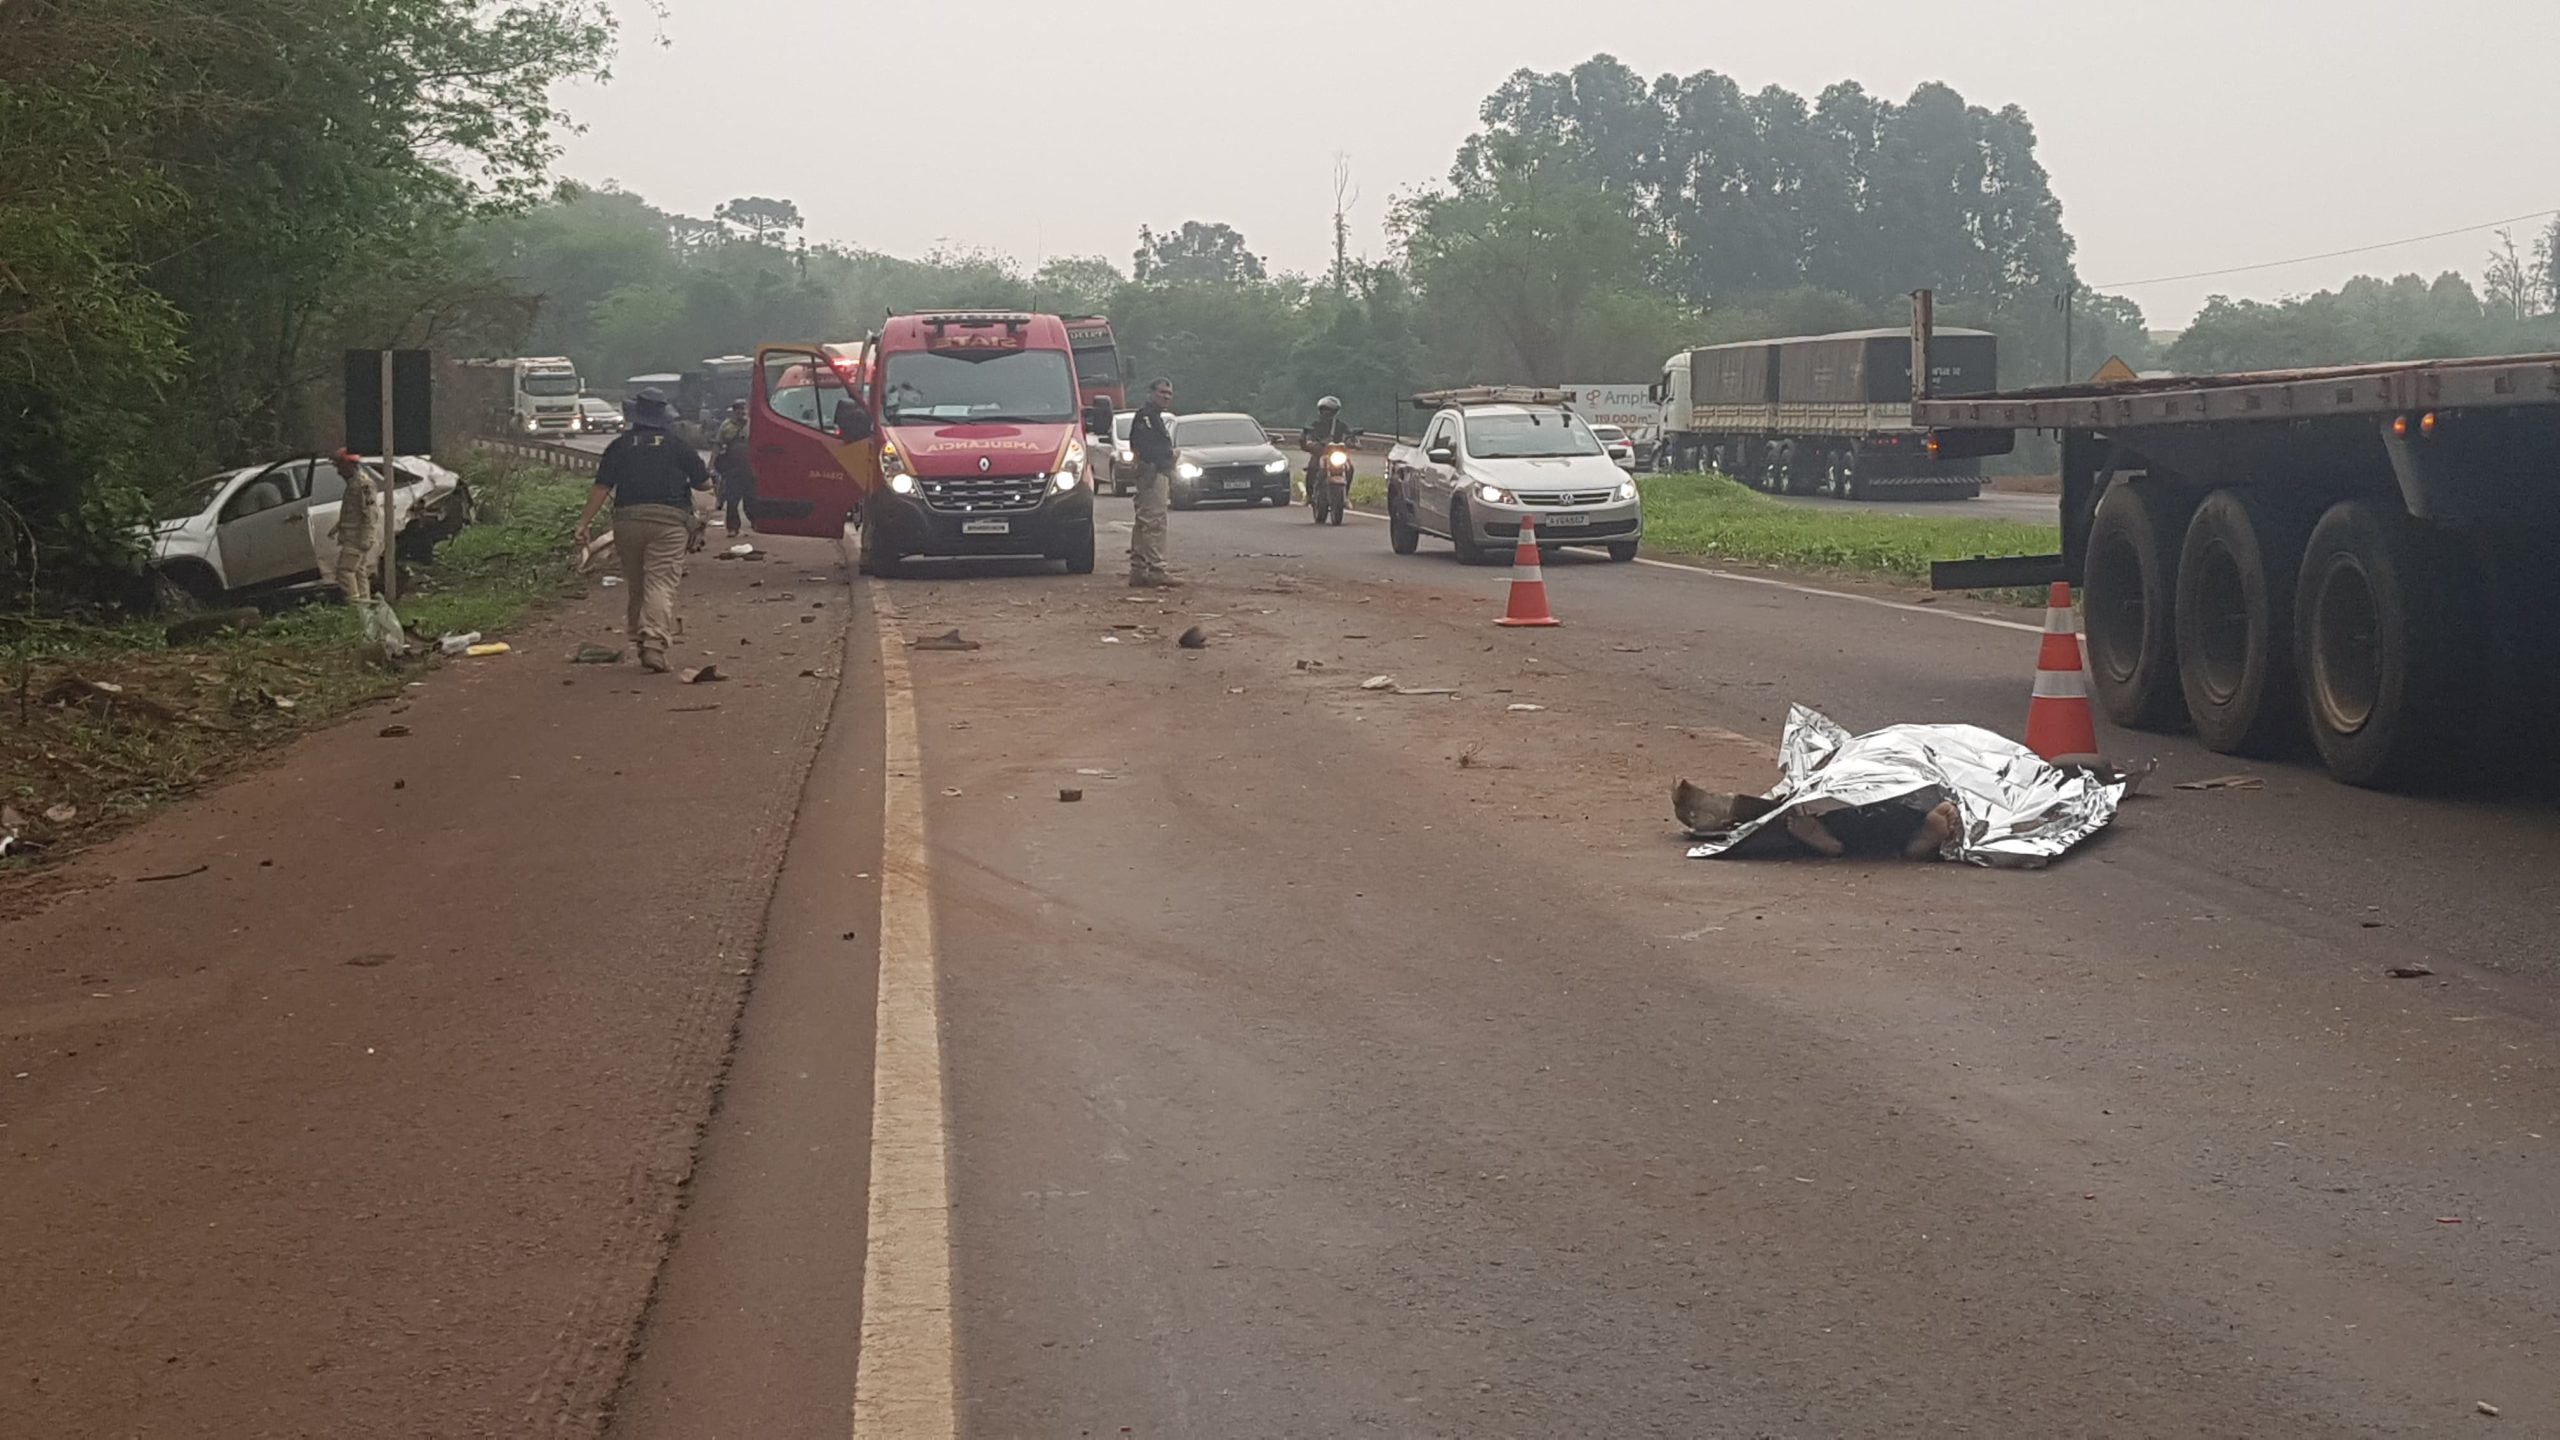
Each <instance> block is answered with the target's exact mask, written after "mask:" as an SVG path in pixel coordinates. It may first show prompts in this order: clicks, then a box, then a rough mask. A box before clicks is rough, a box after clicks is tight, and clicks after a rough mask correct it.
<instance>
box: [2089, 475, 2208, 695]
mask: <svg viewBox="0 0 2560 1440" xmlns="http://www.w3.org/2000/svg"><path fill="white" fill-rule="evenodd" d="M2182 508H2183V507H2181V506H2179V505H2178V503H2177V497H2176V496H2175V495H2173V494H2169V493H2167V492H2165V491H2163V490H2161V489H2159V488H2157V487H2154V486H2149V485H2142V486H2136V485H2130V484H2126V483H2125V482H2123V481H2118V482H2116V483H2115V484H2113V485H2110V486H2108V487H2107V493H2106V494H2105V495H2104V496H2102V497H2101V498H2100V499H2099V501H2098V512H2097V515H2096V517H2095V518H2094V519H2093V520H2092V521H2091V522H2090V526H2089V558H2088V581H2087V589H2088V629H2089V683H2090V688H2091V689H2092V690H2094V691H2096V692H2097V696H2098V703H2099V704H2101V705H2103V706H2105V707H2106V711H2107V715H2108V718H2110V719H2112V720H2114V721H2115V722H2116V723H2117V724H2119V725H2122V726H2125V727H2126V728H2128V729H2133V730H2167V729H2170V728H2172V727H2174V726H2176V725H2177V723H2178V722H2179V720H2181V719H2182V718H2184V716H2185V715H2186V710H2187V702H2186V696H2185V694H2184V693H2183V692H2182V691H2181V690H2180V688H2179V685H2178V636H2177V626H2176V625H2175V623H2174V616H2175V612H2176V601H2177V565H2178V548H2179V544H2178V534H2179V525H2178V522H2179V521H2180V520H2181V519H2183V518H2184V517H2183V515H2181V514H2173V513H2171V512H2173V511H2177V510H2180V509H2182Z"/></svg>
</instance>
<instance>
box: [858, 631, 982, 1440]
mask: <svg viewBox="0 0 2560 1440" xmlns="http://www.w3.org/2000/svg"><path fill="white" fill-rule="evenodd" d="M885 598H886V597H885V596H884V595H883V593H882V590H881V585H880V582H879V581H877V580H874V581H872V582H871V599H872V610H873V613H874V614H876V615H878V616H879V617H880V681H881V689H882V692H883V694H882V700H881V703H882V705H883V707H884V708H885V711H886V720H887V744H886V746H885V747H884V749H885V751H886V755H885V763H884V765H883V770H884V772H885V779H884V781H883V783H882V786H881V792H882V793H881V834H880V849H881V862H880V1000H879V1017H878V1032H879V1033H878V1035H877V1037H876V1039H875V1040H874V1041H873V1047H872V1056H873V1058H872V1065H871V1227H870V1238H869V1240H868V1242H867V1243H866V1244H865V1246H864V1248H863V1260H862V1354H861V1359H860V1361H859V1363H858V1364H857V1365H856V1367H855V1371H854V1385H853V1434H854V1436H855V1440H952V1437H954V1436H956V1435H957V1434H958V1433H959V1415H958V1410H957V1408H956V1407H955V1405H954V1403H953V1398H952V1394H953V1371H954V1366H955V1352H954V1350H953V1345H952V1335H951V1203H950V1197H951V1178H950V1169H949V1155H948V1138H947V1131H946V1120H945V1115H944V1111H943V1099H942V1019H941V1014H940V1000H939V992H938V990H937V986H936V972H937V970H938V969H939V965H938V962H937V961H936V958H935V948H934V935H933V896H932V888H931V884H930V877H931V874H932V871H931V868H930V865H929V864H928V860H927V854H928V852H927V851H926V849H925V835H924V766H923V755H922V752H921V751H920V749H919V747H918V744H917V740H916V733H917V727H916V702H915V690H914V678H913V676H912V674H911V673H910V672H909V670H908V668H907V647H906V637H905V634H904V632H902V631H901V630H900V629H899V627H898V622H897V620H896V618H895V617H894V616H892V615H891V614H890V613H889V610H888V607H887V605H886V604H884V603H883V601H884V600H885Z"/></svg>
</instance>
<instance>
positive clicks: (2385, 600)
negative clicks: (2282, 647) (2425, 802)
mask: <svg viewBox="0 0 2560 1440" xmlns="http://www.w3.org/2000/svg"><path fill="white" fill-rule="evenodd" d="M2470 580H2471V576H2470V573H2469V571H2468V570H2467V569H2466V567H2464V566H2463V565H2461V564H2460V563H2458V562H2457V561H2456V559H2455V557H2454V556H2453V555H2452V554H2451V553H2450V547H2449V546H2448V545H2447V543H2446V542H2445V541H2444V540H2443V539H2442V537H2440V536H2438V535H2436V534H2434V533H2432V532H2430V531H2427V530H2426V529H2424V528H2423V527H2421V526H2419V525H2417V524H2415V523H2414V522H2412V521H2411V520H2409V519H2408V518H2407V517H2406V516H2404V515H2401V514H2399V513H2398V512H2397V510H2396V509H2391V508H2387V507H2385V506H2384V505H2381V504H2377V503H2375V502H2373V501H2370V500H2343V501H2340V502H2339V503H2337V504H2335V505H2332V506H2330V507H2329V513H2327V514H2326V515H2323V516H2321V517H2320V523H2319V524H2318V525H2316V526H2314V527H2313V528H2312V531H2311V539H2310V543H2309V544H2308V546H2307V547H2306V548H2305V550H2304V553H2303V557H2302V573H2301V578H2300V581H2299V583H2298V586H2297V588H2296V590H2295V592H2294V655H2295V665H2296V669H2297V672H2298V673H2299V675H2300V677H2301V682H2302V689H2303V696H2304V700H2305V702H2306V703H2305V704H2304V706H2303V711H2304V713H2305V714H2306V715H2307V716H2308V717H2309V720H2310V724H2311V738H2312V740H2313V742H2314V743H2316V744H2317V745H2318V746H2319V747H2320V757H2321V758H2322V759H2323V760H2325V761H2327V762H2328V766H2329V773H2330V774H2332V775H2335V776H2337V777H2338V778H2339V779H2340V780H2343V781H2345V782H2347V783H2348V784H2350V785H2363V786H2371V787H2375V788H2385V787H2389V786H2394V785H2403V784H2407V783H2409V782H2411V781H2413V780H2417V779H2421V778H2423V777H2426V776H2428V775H2430V774H2435V773H2441V772H2442V771H2443V770H2445V769H2447V768H2449V765H2450V761H2451V759H2452V757H2453V755H2454V754H2455V753H2456V742H2457V739H2458V738H2459V737H2458V735H2457V727H2456V724H2455V721H2456V720H2457V719H2458V718H2459V717H2461V716H2464V715H2467V714H2470V713H2472V711H2473V708H2474V707H2473V700H2474V698H2475V695H2474V690H2475V682H2476V680H2477V677H2478V675H2479V666H2478V665H2477V664H2475V663H2474V658H2475V657H2474V655H2473V651H2472V647H2471V645H2470V644H2469V643H2468V641H2469V639H2470V637H2469V635H2468V634H2467V633H2466V631H2465V629H2464V626H2463V624H2462V621H2463V619H2464V618H2465V617H2467V616H2470V615H2473V614H2476V613H2477V612H2476V609H2475V608H2474V607H2472V606H2471V605H2470V604H2469V603H2468V600H2469V595H2470V591H2471V590H2472V588H2473V587H2472V585H2471V583H2470Z"/></svg>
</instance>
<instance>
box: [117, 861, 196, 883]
mask: <svg viewBox="0 0 2560 1440" xmlns="http://www.w3.org/2000/svg"><path fill="white" fill-rule="evenodd" d="M212 868H213V867H212V866H210V865H199V866H197V867H196V868H194V869H193V870H179V871H176V872H174V873H171V874H168V875H137V876H135V877H134V880H133V883H134V884H136V885H157V884H159V883H161V882H162V881H164V880H192V879H194V878H195V877H196V876H198V875H201V874H203V873H204V872H206V871H207V870H210V869H212Z"/></svg>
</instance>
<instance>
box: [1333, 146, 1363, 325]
mask: <svg viewBox="0 0 2560 1440" xmlns="http://www.w3.org/2000/svg"><path fill="white" fill-rule="evenodd" d="M1359 202H1360V192H1359V191H1357V190H1354V189H1352V188H1351V155H1350V152H1348V151H1344V150H1337V151H1335V152H1334V154H1333V294H1334V298H1335V299H1337V300H1338V299H1341V298H1343V297H1344V296H1346V295H1349V294H1350V293H1351V207H1352V206H1354V205H1356V204H1358V203H1359Z"/></svg>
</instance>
